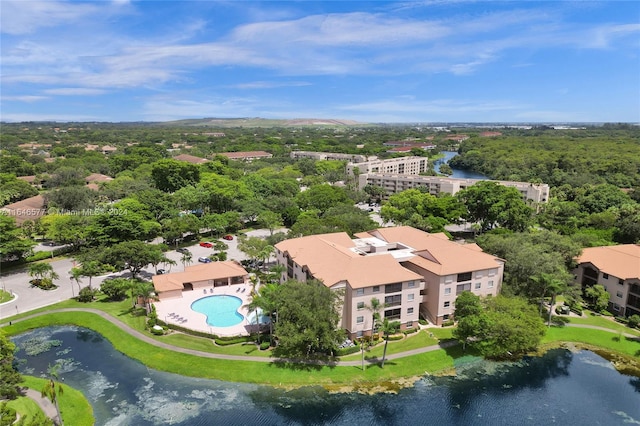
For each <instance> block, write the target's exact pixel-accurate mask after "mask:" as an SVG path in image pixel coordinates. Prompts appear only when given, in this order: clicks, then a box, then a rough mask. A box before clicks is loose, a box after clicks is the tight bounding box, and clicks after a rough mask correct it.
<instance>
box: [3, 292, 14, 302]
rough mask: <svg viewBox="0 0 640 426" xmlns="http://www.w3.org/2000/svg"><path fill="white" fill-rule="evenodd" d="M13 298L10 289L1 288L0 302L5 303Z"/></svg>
mask: <svg viewBox="0 0 640 426" xmlns="http://www.w3.org/2000/svg"><path fill="white" fill-rule="evenodd" d="M10 300H13V294H11V293H9V292H8V291H4V290H0V303H5V302H8V301H10Z"/></svg>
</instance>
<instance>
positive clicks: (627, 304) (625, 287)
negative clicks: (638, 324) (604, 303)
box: [575, 244, 640, 317]
mask: <svg viewBox="0 0 640 426" xmlns="http://www.w3.org/2000/svg"><path fill="white" fill-rule="evenodd" d="M577 262H578V266H577V267H576V269H575V282H576V283H577V284H580V285H581V286H582V289H583V290H585V289H586V288H587V287H590V286H593V285H596V284H600V285H602V286H603V287H604V288H605V289H606V290H607V292H608V293H609V296H610V298H609V310H610V311H611V312H613V313H614V314H615V315H620V316H627V317H629V316H631V315H640V244H623V245H617V246H604V247H589V248H585V249H584V250H583V251H582V254H581V255H580V256H579V257H578V259H577Z"/></svg>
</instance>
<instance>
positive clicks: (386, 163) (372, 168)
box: [347, 157, 428, 176]
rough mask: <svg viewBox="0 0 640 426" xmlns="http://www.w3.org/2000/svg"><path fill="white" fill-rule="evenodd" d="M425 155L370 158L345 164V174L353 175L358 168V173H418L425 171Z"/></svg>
mask: <svg viewBox="0 0 640 426" xmlns="http://www.w3.org/2000/svg"><path fill="white" fill-rule="evenodd" d="M427 162H428V159H427V158H426V157H398V158H389V159H387V160H379V159H375V160H370V161H365V162H362V163H349V164H347V174H349V175H351V176H353V175H354V170H355V169H358V173H359V175H363V174H368V173H395V174H401V175H418V174H420V173H423V172H426V171H427Z"/></svg>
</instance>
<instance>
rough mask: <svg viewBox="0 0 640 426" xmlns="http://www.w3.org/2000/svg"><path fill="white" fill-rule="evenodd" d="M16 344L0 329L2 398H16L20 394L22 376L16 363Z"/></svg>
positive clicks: (0, 397)
mask: <svg viewBox="0 0 640 426" xmlns="http://www.w3.org/2000/svg"><path fill="white" fill-rule="evenodd" d="M15 351H16V345H15V344H14V343H13V342H12V341H11V340H9V338H8V337H7V336H6V335H5V333H4V331H2V329H0V399H5V398H6V399H15V398H16V397H18V395H20V386H19V385H20V383H21V382H22V377H21V376H20V374H19V373H18V370H16V368H15V365H14V354H15Z"/></svg>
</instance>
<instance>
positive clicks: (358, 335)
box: [356, 330, 364, 338]
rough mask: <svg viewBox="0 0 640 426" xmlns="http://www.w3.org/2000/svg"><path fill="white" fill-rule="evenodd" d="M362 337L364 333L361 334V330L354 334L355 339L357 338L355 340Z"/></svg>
mask: <svg viewBox="0 0 640 426" xmlns="http://www.w3.org/2000/svg"><path fill="white" fill-rule="evenodd" d="M362 336H364V332H363V331H362V330H361V331H358V332H357V333H356V337H357V338H360V337H362Z"/></svg>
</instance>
